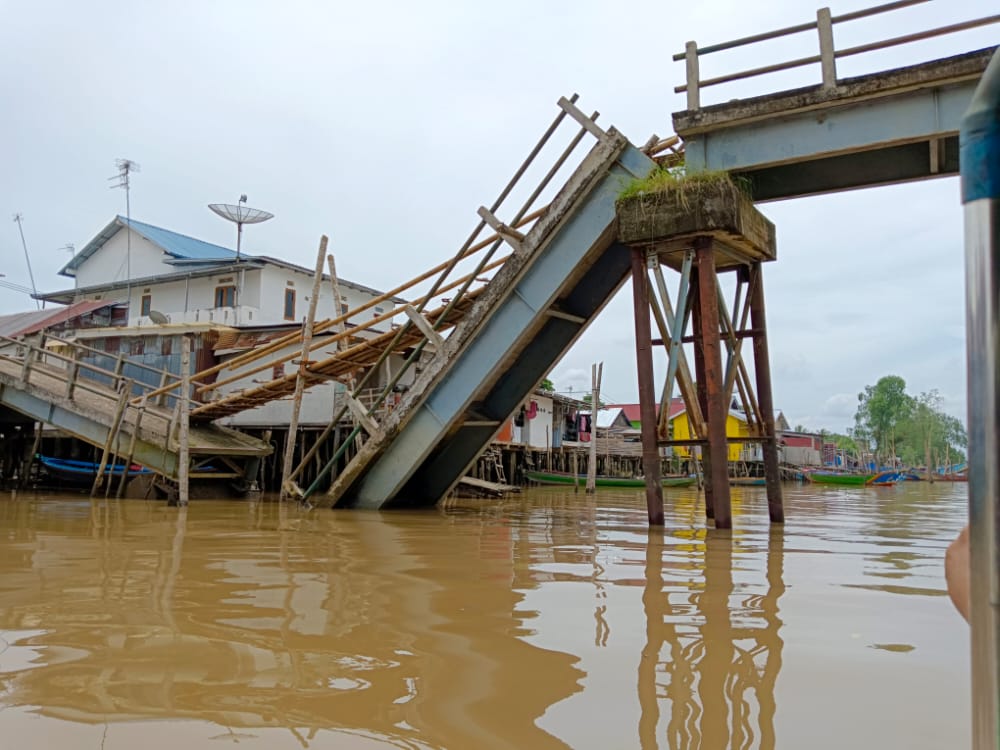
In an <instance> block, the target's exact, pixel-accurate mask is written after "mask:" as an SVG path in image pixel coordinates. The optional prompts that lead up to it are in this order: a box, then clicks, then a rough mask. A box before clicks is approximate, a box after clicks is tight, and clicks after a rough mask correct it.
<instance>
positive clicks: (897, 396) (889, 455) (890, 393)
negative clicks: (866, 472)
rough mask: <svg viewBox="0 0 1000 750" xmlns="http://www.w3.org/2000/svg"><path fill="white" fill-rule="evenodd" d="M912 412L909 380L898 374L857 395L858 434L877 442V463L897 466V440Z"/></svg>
mask: <svg viewBox="0 0 1000 750" xmlns="http://www.w3.org/2000/svg"><path fill="white" fill-rule="evenodd" d="M912 412H913V398H912V397H911V396H909V395H907V393H906V381H905V380H903V379H902V378H901V377H899V376H898V375H886V376H885V377H882V378H879V381H878V382H877V383H876V384H875V385H866V386H865V390H864V391H863V392H861V393H859V394H858V410H857V412H856V413H855V415H854V422H855V434H856V435H857V436H858V437H861V438H866V439H869V440H871V441H873V442H874V443H875V455H876V458H877V460H880V461H883V460H889V461H891V462H892V463H893V464H895V460H896V455H897V453H896V438H897V435H898V433H899V429H900V427H901V426H902V425H903V424H904V423H905V422H906V421H907V420H908V419H909V418H910V415H911V413H912Z"/></svg>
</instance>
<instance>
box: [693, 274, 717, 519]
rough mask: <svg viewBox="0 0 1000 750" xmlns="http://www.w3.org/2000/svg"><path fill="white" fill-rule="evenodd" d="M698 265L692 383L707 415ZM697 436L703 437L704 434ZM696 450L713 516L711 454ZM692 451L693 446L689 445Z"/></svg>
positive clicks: (707, 512)
mask: <svg viewBox="0 0 1000 750" xmlns="http://www.w3.org/2000/svg"><path fill="white" fill-rule="evenodd" d="M698 277H699V273H698V266H697V265H695V267H694V268H693V269H692V271H691V297H692V299H691V303H692V304H691V330H692V333H693V334H694V339H695V340H694V385H695V394H696V395H697V397H698V405H699V406H700V407H701V413H702V414H703V415H705V417H706V418H707V416H708V391H707V390H706V389H705V351H704V348H703V347H702V344H701V338H700V337H699V335H698V332H699V331H701V312H700V309H701V303H700V302H699V292H698V289H699V286H698V283H699V282H698ZM698 437H700V438H704V437H705V436H704V435H699V436H698ZM697 450H699V451H700V452H701V477H702V483H703V486H704V490H705V518H709V519H714V518H715V494H714V493H713V492H712V483H711V481H709V478H710V477H711V476H712V456H711V455H710V454H709V451H708V445H707V444H702V445H700V446H698V448H697ZM691 451H692V453H693V452H694V451H695V447H694V446H691Z"/></svg>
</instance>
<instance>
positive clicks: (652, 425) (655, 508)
mask: <svg viewBox="0 0 1000 750" xmlns="http://www.w3.org/2000/svg"><path fill="white" fill-rule="evenodd" d="M632 308H633V317H634V318H635V365H636V371H637V373H638V376H639V419H640V420H641V421H642V424H641V429H642V473H643V474H644V475H645V477H646V511H647V513H648V515H649V525H650V526H662V525H663V486H662V485H661V484H660V449H659V446H658V445H657V440H656V391H655V389H654V387H653V336H652V332H651V330H650V323H649V279H648V278H647V276H646V253H645V251H644V250H642V249H641V248H637V247H633V248H632ZM664 408H668V407H666V406H665V407H664Z"/></svg>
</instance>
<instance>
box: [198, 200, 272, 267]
mask: <svg viewBox="0 0 1000 750" xmlns="http://www.w3.org/2000/svg"><path fill="white" fill-rule="evenodd" d="M246 202H247V195H246V193H244V194H243V195H241V196H240V199H239V201H238V202H237V203H236V204H235V205H234V204H232V203H209V204H208V207H209V208H210V209H212V210H213V211H214V212H215V213H217V214H218V215H219V216H221V217H222V218H223V219H225V220H226V221H231V222H233V223H234V224H235V225H236V260H237V261H239V259H240V243H241V241H242V239H243V225H244V224H260V223H261V222H263V221H267V220H268V219H273V218H274V214H272V213H268V212H267V211H261V210H260V209H259V208H250V207H249V206H247V205H246Z"/></svg>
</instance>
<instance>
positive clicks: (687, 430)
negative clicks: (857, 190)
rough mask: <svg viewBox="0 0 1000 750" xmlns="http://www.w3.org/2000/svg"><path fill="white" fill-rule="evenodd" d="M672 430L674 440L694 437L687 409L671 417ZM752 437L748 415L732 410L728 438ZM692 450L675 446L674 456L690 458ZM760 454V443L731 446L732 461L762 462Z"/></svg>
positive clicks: (729, 417) (731, 444) (730, 458)
mask: <svg viewBox="0 0 1000 750" xmlns="http://www.w3.org/2000/svg"><path fill="white" fill-rule="evenodd" d="M670 428H671V436H672V438H673V439H674V440H691V439H693V437H694V436H693V435H692V430H691V422H690V421H689V420H688V417H687V409H684V410H682V411H680V412H678V413H677V414H675V415H674V416H673V417H671V419H670ZM750 436H751V433H750V424H749V423H748V422H747V417H746V414H744V413H743V412H741V411H735V410H730V412H729V414H728V416H726V437H729V438H738V437H745V438H749V437H750ZM691 450H692V449H691V447H689V446H686V445H675V446H674V455H675V456H678V457H680V458H690V457H691ZM760 454H761V450H760V443H756V442H753V443H730V444H729V460H730V461H760V460H761V455H760Z"/></svg>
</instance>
